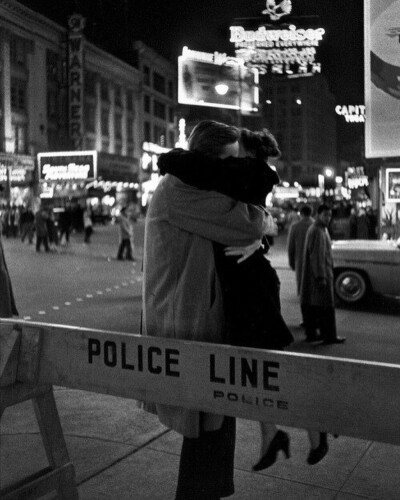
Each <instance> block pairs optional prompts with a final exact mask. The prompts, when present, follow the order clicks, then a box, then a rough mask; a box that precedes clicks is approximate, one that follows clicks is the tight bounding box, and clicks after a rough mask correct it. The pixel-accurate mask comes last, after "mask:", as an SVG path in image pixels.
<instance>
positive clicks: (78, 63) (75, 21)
mask: <svg viewBox="0 0 400 500" xmlns="http://www.w3.org/2000/svg"><path fill="white" fill-rule="evenodd" d="M68 24H69V28H70V31H69V35H68V77H69V89H68V92H69V135H70V139H71V140H72V142H73V145H74V147H75V148H76V149H80V148H81V147H82V141H83V45H84V41H83V36H82V31H83V28H84V27H85V20H84V18H83V17H82V16H81V15H79V14H74V15H73V16H71V17H70V18H69V21H68Z"/></svg>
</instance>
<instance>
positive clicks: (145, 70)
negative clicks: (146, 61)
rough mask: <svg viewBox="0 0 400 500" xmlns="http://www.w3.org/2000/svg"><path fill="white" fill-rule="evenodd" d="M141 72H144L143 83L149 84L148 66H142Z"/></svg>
mask: <svg viewBox="0 0 400 500" xmlns="http://www.w3.org/2000/svg"><path fill="white" fill-rule="evenodd" d="M143 74H144V84H145V85H150V68H149V67H148V66H143Z"/></svg>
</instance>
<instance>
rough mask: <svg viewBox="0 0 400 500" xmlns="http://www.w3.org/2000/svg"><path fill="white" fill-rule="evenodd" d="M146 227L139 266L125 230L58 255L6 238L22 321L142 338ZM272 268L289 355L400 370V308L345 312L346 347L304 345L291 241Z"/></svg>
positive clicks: (138, 248)
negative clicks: (124, 239) (121, 245)
mask: <svg viewBox="0 0 400 500" xmlns="http://www.w3.org/2000/svg"><path fill="white" fill-rule="evenodd" d="M143 230H144V223H143V221H142V220H140V221H139V222H138V223H137V224H136V225H135V251H134V255H135V257H136V259H137V260H136V262H135V263H132V262H128V261H118V260H116V254H117V248H118V227H117V226H114V225H108V226H100V225H96V226H95V227H94V234H93V235H92V241H91V243H90V244H89V245H85V244H84V243H83V234H73V235H72V237H71V241H70V244H69V245H68V246H60V247H59V252H58V253H48V254H46V253H45V252H44V251H43V250H42V251H41V252H40V253H36V251H35V247H34V245H28V244H27V243H26V242H25V243H21V241H20V240H19V239H5V238H4V237H3V245H4V248H5V254H6V259H7V264H8V267H9V271H10V275H11V279H12V282H13V287H14V293H15V298H16V302H17V307H18V309H19V313H20V317H21V318H25V319H27V320H31V321H40V322H45V323H55V324H62V325H73V326H82V327H87V328H97V329H103V330H112V331H119V332H125V333H139V331H140V311H141V287H142V254H143ZM271 261H272V263H273V265H274V266H275V267H276V269H277V272H278V275H279V278H280V280H281V285H282V288H281V298H282V311H283V315H284V317H285V319H286V321H287V323H288V325H289V327H290V328H291V330H292V332H293V334H294V337H295V343H294V344H293V345H292V346H291V349H290V350H293V351H298V352H308V353H312V354H318V355H327V356H339V357H346V358H355V359H364V360H373V361H382V362H390V363H399V364H400V326H399V325H400V301H398V300H394V299H382V298H374V299H372V300H371V301H369V302H367V303H366V304H365V305H363V306H357V307H352V308H350V307H348V306H347V307H338V308H337V329H338V334H339V335H341V336H342V335H343V336H346V337H347V342H346V343H345V344H344V345H332V346H321V345H319V344H312V345H309V344H307V343H304V342H303V338H304V334H303V330H302V328H301V327H300V326H299V324H300V321H301V316H300V308H299V304H298V298H297V296H296V286H295V277H294V273H293V272H292V271H291V270H290V269H289V268H288V264H287V257H286V234H285V233H283V234H282V235H281V236H279V237H278V238H276V241H275V245H274V246H273V247H272V251H271Z"/></svg>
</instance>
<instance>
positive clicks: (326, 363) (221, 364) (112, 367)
mask: <svg viewBox="0 0 400 500" xmlns="http://www.w3.org/2000/svg"><path fill="white" fill-rule="evenodd" d="M13 325H16V327H17V328H18V329H19V330H20V331H19V332H18V331H17V330H16V327H13ZM0 348H1V350H0V405H1V401H2V399H1V398H2V397H3V399H4V394H5V393H6V391H7V390H8V389H9V388H10V387H14V386H15V384H21V383H22V384H29V385H33V386H38V387H42V386H52V385H57V386H65V387H69V388H76V389H82V390H87V391H93V392H99V393H103V394H110V395H114V396H121V397H125V398H132V399H140V400H147V401H153V402H159V403H167V404H172V405H178V406H182V407H187V408H192V409H197V410H202V411H208V412H213V413H219V414H224V415H231V416H236V417H241V418H245V419H250V420H264V421H270V422H274V423H276V424H281V425H287V426H292V427H298V428H307V429H314V430H319V431H321V430H323V431H326V432H330V433H333V434H340V435H345V436H352V437H356V438H361V439H367V440H373V441H381V442H387V443H393V444H400V432H399V423H398V420H399V417H398V409H399V408H400V366H398V365H391V364H385V363H374V362H364V361H356V360H349V359H340V358H332V357H322V356H314V355H308V354H297V353H290V352H277V351H263V350H259V349H246V348H237V347H230V346H223V345H218V344H206V343H197V342H185V341H181V340H171V339H162V338H155V337H141V336H139V335H130V334H124V333H116V332H108V331H101V330H91V329H85V328H75V327H67V326H58V325H48V324H39V323H27V322H24V321H13V320H0ZM6 352H7V353H8V355H6ZM6 358H7V359H6ZM2 394H3V396H2ZM0 409H1V406H0ZM0 414H1V413H0Z"/></svg>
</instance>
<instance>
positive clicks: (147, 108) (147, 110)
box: [144, 94, 150, 113]
mask: <svg viewBox="0 0 400 500" xmlns="http://www.w3.org/2000/svg"><path fill="white" fill-rule="evenodd" d="M144 111H145V113H150V96H149V95H146V94H145V96H144Z"/></svg>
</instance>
